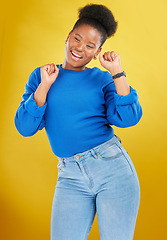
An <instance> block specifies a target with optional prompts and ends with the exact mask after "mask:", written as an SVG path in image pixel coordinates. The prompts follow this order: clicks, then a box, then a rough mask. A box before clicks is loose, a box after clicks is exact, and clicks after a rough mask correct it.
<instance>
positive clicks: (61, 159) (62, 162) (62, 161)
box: [60, 158, 65, 167]
mask: <svg viewBox="0 0 167 240" xmlns="http://www.w3.org/2000/svg"><path fill="white" fill-rule="evenodd" d="M60 162H61V164H62V165H63V167H65V163H64V158H60Z"/></svg>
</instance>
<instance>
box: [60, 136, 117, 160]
mask: <svg viewBox="0 0 167 240" xmlns="http://www.w3.org/2000/svg"><path fill="white" fill-rule="evenodd" d="M114 143H118V144H121V139H120V138H119V137H118V136H117V135H115V134H114V136H113V137H112V138H110V139H109V140H107V141H106V142H104V143H102V144H100V145H98V146H96V147H94V148H91V149H89V150H87V151H84V152H81V153H77V154H74V155H73V156H71V157H58V156H57V158H58V160H59V161H62V162H71V161H81V160H82V159H83V158H84V159H85V158H87V157H89V156H90V155H93V156H94V157H95V158H97V157H98V156H97V155H98V152H99V151H101V150H104V149H105V148H107V147H108V146H109V145H112V144H114Z"/></svg>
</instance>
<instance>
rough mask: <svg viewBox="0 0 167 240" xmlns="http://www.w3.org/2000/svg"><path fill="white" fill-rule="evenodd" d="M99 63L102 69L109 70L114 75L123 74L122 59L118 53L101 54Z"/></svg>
mask: <svg viewBox="0 0 167 240" xmlns="http://www.w3.org/2000/svg"><path fill="white" fill-rule="evenodd" d="M99 61H100V64H101V65H102V67H104V68H105V69H107V70H108V71H109V72H110V73H111V74H112V75H114V74H117V73H118V72H122V71H123V70H122V67H121V59H120V56H119V54H118V53H116V52H114V51H112V52H105V53H104V54H102V53H100V54H99Z"/></svg>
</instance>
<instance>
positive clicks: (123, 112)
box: [99, 51, 142, 128]
mask: <svg viewBox="0 0 167 240" xmlns="http://www.w3.org/2000/svg"><path fill="white" fill-rule="evenodd" d="M99 60H100V63H101V65H102V66H103V67H104V68H105V69H107V70H108V71H109V73H110V74H111V75H115V74H117V73H120V72H122V71H123V70H122V67H121V60H120V56H119V55H118V54H117V53H116V52H114V51H112V52H106V53H104V55H102V53H100V57H99ZM109 73H108V74H109ZM110 74H109V75H110ZM111 75H110V78H111ZM103 92H104V98H105V102H106V108H107V111H106V117H107V119H108V122H109V123H110V124H111V125H115V126H117V127H122V128H124V127H130V126H133V125H135V124H137V123H138V122H139V120H140V118H141V116H142V108H141V105H140V103H139V101H138V94H137V92H136V90H135V89H133V88H132V87H131V86H129V84H128V82H127V81H126V77H125V76H122V77H119V78H116V79H114V80H113V79H112V78H111V82H110V83H109V84H108V85H107V86H106V87H104V89H103Z"/></svg>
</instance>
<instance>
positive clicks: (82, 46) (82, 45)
mask: <svg viewBox="0 0 167 240" xmlns="http://www.w3.org/2000/svg"><path fill="white" fill-rule="evenodd" d="M77 49H78V51H83V50H84V44H83V43H82V42H80V43H78V44H77Z"/></svg>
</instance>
